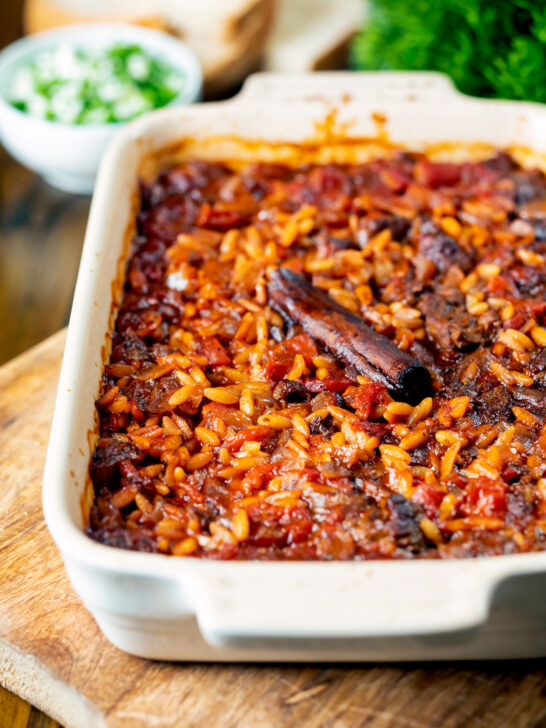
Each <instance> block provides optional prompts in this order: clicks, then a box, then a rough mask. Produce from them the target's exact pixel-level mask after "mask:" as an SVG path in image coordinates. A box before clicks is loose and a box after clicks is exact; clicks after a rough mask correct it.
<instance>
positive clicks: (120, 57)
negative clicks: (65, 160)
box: [9, 44, 185, 124]
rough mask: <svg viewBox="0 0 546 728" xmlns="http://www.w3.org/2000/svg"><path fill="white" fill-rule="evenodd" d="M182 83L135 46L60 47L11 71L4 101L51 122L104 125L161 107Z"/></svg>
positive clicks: (175, 73) (180, 77) (173, 72)
mask: <svg viewBox="0 0 546 728" xmlns="http://www.w3.org/2000/svg"><path fill="white" fill-rule="evenodd" d="M184 82H185V78H184V75H183V73H182V72H180V71H178V70H177V69H175V68H173V67H172V66H170V65H168V64H166V63H164V62H163V61H161V60H159V59H157V58H154V57H153V56H151V55H149V53H147V52H146V51H145V50H144V49H143V48H141V47H140V46H139V45H122V44H116V45H114V46H112V47H110V48H106V49H103V50H89V51H84V50H82V49H78V48H75V47H74V46H72V45H69V44H62V45H59V46H57V47H56V48H54V49H52V50H49V51H44V52H42V53H40V54H38V55H37V56H36V58H35V59H34V60H33V61H32V63H30V64H28V65H26V66H23V67H21V68H20V69H19V70H18V71H17V72H16V74H15V76H14V80H13V84H12V88H11V92H10V95H9V100H10V103H11V104H12V106H14V107H15V108H16V109H19V110H20V111H24V112H26V113H28V114H31V115H32V116H37V117H39V118H42V119H48V120H50V121H60V122H64V123H68V124H106V123H115V122H119V121H128V120H129V119H133V118H134V117H135V116H138V115H140V114H142V113H144V112H145V111H150V110H152V109H158V108H160V107H162V106H166V105H167V104H169V103H170V102H171V101H173V100H174V99H175V98H176V97H177V96H178V95H179V94H180V93H181V91H182V89H183V88H184Z"/></svg>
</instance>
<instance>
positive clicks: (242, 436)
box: [224, 425, 271, 452]
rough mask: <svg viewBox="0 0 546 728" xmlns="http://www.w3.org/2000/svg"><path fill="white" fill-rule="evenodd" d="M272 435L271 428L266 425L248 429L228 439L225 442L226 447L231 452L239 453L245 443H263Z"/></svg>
mask: <svg viewBox="0 0 546 728" xmlns="http://www.w3.org/2000/svg"><path fill="white" fill-rule="evenodd" d="M270 433H271V427H266V426H265V425H256V427H247V429H246V430H241V431H240V432H237V434H235V435H232V436H231V437H227V438H226V439H225V440H224V447H225V448H227V449H228V450H229V452H237V451H238V450H240V449H241V448H242V447H243V445H244V444H245V442H248V441H249V440H254V441H256V442H262V441H263V440H265V438H266V437H267V436H268V435H269V434H270Z"/></svg>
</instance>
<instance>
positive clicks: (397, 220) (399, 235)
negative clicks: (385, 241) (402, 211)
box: [357, 212, 411, 248]
mask: <svg viewBox="0 0 546 728" xmlns="http://www.w3.org/2000/svg"><path fill="white" fill-rule="evenodd" d="M410 226H411V220H408V218H406V217H401V216H400V215H385V214H383V213H380V212H371V213H370V214H369V215H366V217H364V218H362V220H361V221H360V223H359V227H358V233H357V237H358V244H359V245H360V247H361V248H364V247H365V246H366V245H367V243H368V241H369V240H370V238H373V237H374V236H375V235H378V234H379V233H380V232H383V230H390V231H391V235H392V239H393V240H396V241H398V242H401V241H402V240H403V239H404V238H405V237H406V235H407V233H408V230H409V229H410Z"/></svg>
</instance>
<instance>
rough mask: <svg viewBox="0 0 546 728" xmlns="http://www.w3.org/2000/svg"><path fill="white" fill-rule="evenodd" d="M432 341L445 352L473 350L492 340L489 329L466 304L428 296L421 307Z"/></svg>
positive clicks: (423, 298)
mask: <svg viewBox="0 0 546 728" xmlns="http://www.w3.org/2000/svg"><path fill="white" fill-rule="evenodd" d="M418 308H419V310H420V311H421V313H422V314H423V316H424V317H425V327H426V331H427V335H428V337H429V338H430V339H431V340H432V341H433V343H434V344H435V345H436V346H437V347H438V348H439V349H441V350H443V351H450V350H453V349H463V350H464V349H471V348H475V347H476V346H477V345H478V344H480V343H483V342H485V341H487V340H488V339H489V336H490V333H489V329H488V328H487V327H486V328H484V327H483V326H481V325H480V322H479V319H477V318H476V317H475V316H472V315H471V314H469V313H468V311H467V310H466V308H465V306H464V303H463V301H462V300H461V301H459V300H454V299H451V300H450V299H448V298H444V297H443V296H440V295H438V294H436V293H426V294H425V295H424V296H422V298H421V300H420V301H419V303H418Z"/></svg>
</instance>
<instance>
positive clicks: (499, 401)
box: [474, 386, 513, 424]
mask: <svg viewBox="0 0 546 728" xmlns="http://www.w3.org/2000/svg"><path fill="white" fill-rule="evenodd" d="M512 404H513V403H512V398H511V397H510V394H509V393H508V392H507V390H506V389H505V388H504V387H501V386H496V387H494V388H493V389H490V390H488V391H480V392H479V396H478V397H476V400H475V417H474V420H475V421H476V423H477V424H485V423H488V422H498V421H500V420H509V419H511V418H512Z"/></svg>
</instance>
